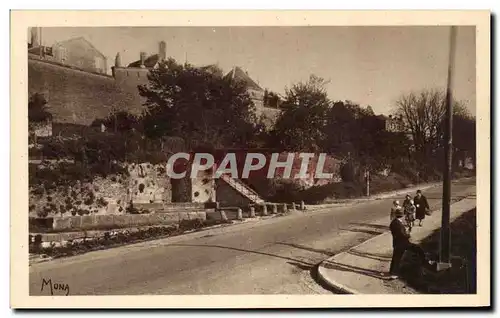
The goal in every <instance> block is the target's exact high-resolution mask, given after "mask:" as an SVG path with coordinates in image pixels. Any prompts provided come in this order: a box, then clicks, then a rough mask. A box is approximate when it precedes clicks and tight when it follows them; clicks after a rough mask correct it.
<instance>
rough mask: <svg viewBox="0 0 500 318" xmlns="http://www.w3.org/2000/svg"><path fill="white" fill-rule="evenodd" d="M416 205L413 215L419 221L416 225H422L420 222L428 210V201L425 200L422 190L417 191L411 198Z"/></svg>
mask: <svg viewBox="0 0 500 318" xmlns="http://www.w3.org/2000/svg"><path fill="white" fill-rule="evenodd" d="M413 202H414V203H415V207H416V213H415V216H416V218H417V220H418V221H419V223H418V226H422V222H423V221H424V219H425V215H426V214H427V212H428V211H429V209H430V208H429V202H427V198H426V197H425V196H424V195H423V194H422V190H418V191H417V196H416V197H415V198H414V199H413Z"/></svg>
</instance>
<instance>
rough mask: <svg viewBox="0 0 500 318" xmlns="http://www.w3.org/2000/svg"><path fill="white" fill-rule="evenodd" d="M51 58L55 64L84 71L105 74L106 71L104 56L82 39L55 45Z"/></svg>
mask: <svg viewBox="0 0 500 318" xmlns="http://www.w3.org/2000/svg"><path fill="white" fill-rule="evenodd" d="M52 56H54V59H55V60H56V61H57V62H60V63H62V64H66V65H71V66H75V67H78V68H79V69H82V70H86V71H90V72H96V73H107V70H108V65H107V60H106V56H104V54H102V53H101V52H100V51H99V50H97V49H96V48H95V47H94V46H93V45H92V43H90V42H89V41H87V40H86V39H85V38H83V37H78V38H73V39H69V40H65V41H61V42H57V43H55V44H54V45H53V46H52Z"/></svg>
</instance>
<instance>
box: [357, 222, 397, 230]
mask: <svg viewBox="0 0 500 318" xmlns="http://www.w3.org/2000/svg"><path fill="white" fill-rule="evenodd" d="M349 224H350V225H361V226H366V227H373V228H376V229H380V230H388V229H389V226H388V225H380V224H370V223H349Z"/></svg>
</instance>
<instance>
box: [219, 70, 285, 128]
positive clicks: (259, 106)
mask: <svg viewBox="0 0 500 318" xmlns="http://www.w3.org/2000/svg"><path fill="white" fill-rule="evenodd" d="M225 78H228V79H231V80H234V81H239V82H241V83H243V84H244V85H245V86H246V87H247V91H248V94H249V95H250V98H251V99H252V101H253V103H254V105H255V111H256V115H257V117H259V118H260V119H261V120H262V121H263V122H264V124H265V125H266V126H268V127H270V126H272V125H274V123H275V122H276V119H277V118H278V115H279V113H280V110H279V109H278V108H271V107H267V106H268V105H267V103H265V97H266V91H265V90H264V89H262V87H260V86H259V84H257V83H256V82H255V81H254V80H253V79H252V78H251V77H250V76H249V75H248V72H245V71H243V70H242V69H241V68H240V67H238V66H235V67H233V69H232V70H231V71H230V72H229V73H227V74H226V76H225Z"/></svg>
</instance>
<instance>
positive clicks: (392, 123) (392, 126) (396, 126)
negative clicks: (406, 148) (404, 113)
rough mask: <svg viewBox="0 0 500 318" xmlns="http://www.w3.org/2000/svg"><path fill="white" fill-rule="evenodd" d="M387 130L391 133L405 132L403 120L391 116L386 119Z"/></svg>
mask: <svg viewBox="0 0 500 318" xmlns="http://www.w3.org/2000/svg"><path fill="white" fill-rule="evenodd" d="M384 119H385V130H387V131H390V132H404V125H403V118H402V117H397V116H392V115H389V117H385V116H384Z"/></svg>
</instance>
